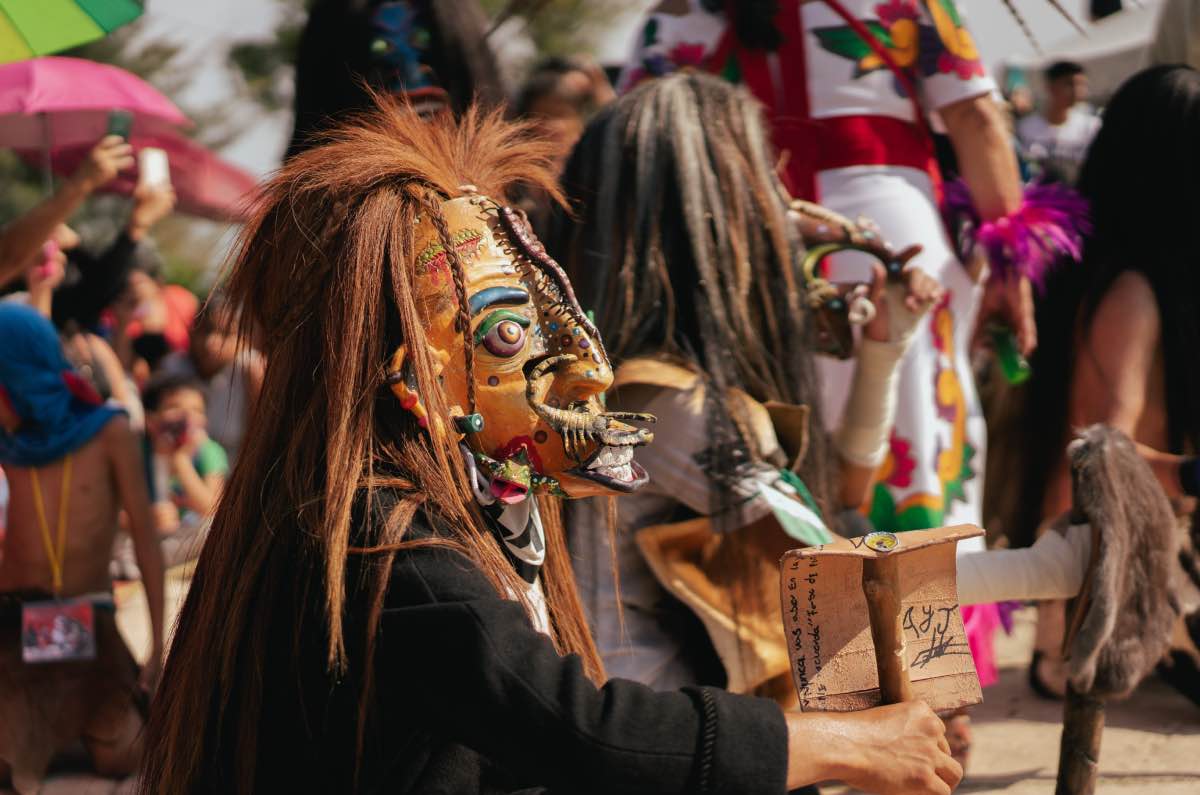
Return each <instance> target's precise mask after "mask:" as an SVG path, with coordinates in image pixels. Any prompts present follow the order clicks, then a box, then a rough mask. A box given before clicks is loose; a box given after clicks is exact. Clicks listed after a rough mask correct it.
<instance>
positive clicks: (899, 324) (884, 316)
mask: <svg viewBox="0 0 1200 795" xmlns="http://www.w3.org/2000/svg"><path fill="white" fill-rule="evenodd" d="M900 278H901V279H902V280H903V281H902V283H901V284H890V285H889V284H888V281H887V272H886V271H885V270H884V268H883V266H882V265H879V264H875V265H873V266H872V275H871V291H870V294H869V295H870V299H871V303H873V304H874V305H875V318H874V319H873V320H872V321H871V322H870V323H868V324H867V325H865V326H863V335H864V336H865V337H866V338H867V339H871V340H875V341H876V342H897V341H899V337H902V336H904V335H906V334H907V333H910V332H911V331H912V327H913V325H914V324H915V323H916V322H917V321H918V320H919V319H920V318H921V316H923V315H924V314H925V313H926V312H927V311H929V308H930V307H931V306H933V305H934V304H936V303H937V302H938V301H940V300H942V296H943V295H944V294H945V290H943V289H942V286H941V285H940V284H938V282H937V280H936V279H934V278H933V277H932V276H930V275H929V274H928V273H926V272H925V271H923V270H921V269H920V268H917V267H915V266H910V267H908V268H905V269H904V270H903V271H902V272H901V274H900Z"/></svg>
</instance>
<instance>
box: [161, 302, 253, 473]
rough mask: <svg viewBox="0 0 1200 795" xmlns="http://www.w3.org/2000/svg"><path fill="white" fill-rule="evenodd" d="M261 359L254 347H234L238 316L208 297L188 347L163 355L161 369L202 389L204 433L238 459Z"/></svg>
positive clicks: (198, 316)
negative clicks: (204, 410)
mask: <svg viewBox="0 0 1200 795" xmlns="http://www.w3.org/2000/svg"><path fill="white" fill-rule="evenodd" d="M263 369H264V363H263V358H262V356H261V354H259V353H258V351H255V350H252V349H251V350H239V349H238V341H237V314H236V313H235V312H234V311H233V310H232V309H230V308H229V307H228V306H227V305H226V304H225V302H224V300H223V299H222V298H221V296H220V295H210V296H209V298H208V300H207V301H206V302H205V304H204V306H203V307H202V308H201V310H200V312H199V313H198V314H197V315H196V320H195V323H194V324H193V326H192V333H191V338H190V339H189V341H188V349H187V351H179V352H176V353H172V354H169V355H167V356H165V357H163V359H162V362H161V364H160V370H161V372H164V373H171V374H172V375H178V376H186V377H190V378H194V379H196V380H197V383H199V384H200V387H201V389H202V390H203V392H204V400H205V404H206V405H207V408H208V433H209V434H210V435H211V436H212V438H214V439H216V440H217V441H218V442H220V444H221V447H223V448H225V452H226V453H227V454H228V456H229V458H230V460H237V454H238V450H239V448H240V447H241V444H242V436H243V435H245V433H246V422H247V420H248V419H249V416H250V410H251V407H252V406H253V405H254V401H255V400H256V399H257V398H258V391H259V389H260V388H261V386H262V377H263Z"/></svg>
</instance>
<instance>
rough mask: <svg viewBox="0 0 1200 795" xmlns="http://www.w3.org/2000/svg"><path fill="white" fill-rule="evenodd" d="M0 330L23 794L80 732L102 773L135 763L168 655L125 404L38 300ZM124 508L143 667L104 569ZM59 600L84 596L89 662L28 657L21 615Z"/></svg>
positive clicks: (12, 763) (11, 704)
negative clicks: (146, 629) (142, 624)
mask: <svg viewBox="0 0 1200 795" xmlns="http://www.w3.org/2000/svg"><path fill="white" fill-rule="evenodd" d="M0 339H3V340H5V348H4V353H3V355H0V464H3V466H4V470H5V474H6V475H7V477H8V481H9V488H10V492H11V496H10V502H9V513H8V528H7V535H6V537H5V539H4V550H3V557H2V558H0V715H3V716H4V720H2V721H0V782H2V781H3V780H4V779H6V778H7V777H8V776H9V775H11V776H12V779H13V786H14V788H15V789H16V790H17V792H19V793H22V795H25V793H33V792H36V791H37V790H38V787H39V785H40V781H41V778H42V776H43V774H44V772H45V769H46V766H47V764H48V763H49V761H50V759H51V757H52V756H53V755H54V753H55V752H56V751H58V750H59V749H60V748H61V747H63V745H65V744H68V743H70V742H73V741H75V740H77V739H82V741H83V743H84V745H85V746H86V747H87V749H88V752H89V753H90V755H91V757H92V762H93V764H94V766H95V768H96V770H97V772H100V773H102V774H105V775H112V776H121V775H128V774H129V773H132V772H133V771H134V770H135V769H136V768H137V765H138V763H139V760H140V756H141V736H140V735H141V730H142V726H143V723H144V713H143V711H142V710H141V709H139V706H138V705H139V701H144V699H142V698H141V696H140V694H139V689H140V688H146V689H148V688H150V687H152V686H153V684H154V682H155V680H156V678H157V674H158V670H159V663H160V660H161V657H162V637H163V635H162V614H163V565H162V555H161V552H160V550H159V547H158V540H157V538H156V536H155V534H154V529H153V522H152V520H151V513H150V502H149V498H148V496H147V491H146V483H145V477H144V474H143V470H142V462H141V458H140V454H139V451H138V447H137V445H136V442H135V439H134V437H133V434H132V432H131V431H130V429H129V421H128V420H127V419H126V417H125V416H124V414H122V413H121V412H120V411H119V410H116V409H113V408H110V407H108V406H102V405H100V404H99V401H98V400H96V401H95V402H92V401H90V400H88V399H87V398H88V397H89V396H88V395H87V392H86V390H87V387H86V385H85V382H83V381H82V380H81V379H80V378H79V377H78V376H77V375H75V373H74V372H73V371H72V370H71V369H70V366H69V365H68V363H67V361H66V359H65V358H64V357H63V354H62V350H61V348H60V347H59V342H58V336H57V334H55V331H54V327H53V326H52V325H51V324H50V321H48V320H46V319H45V318H44V317H42V316H41V315H39V314H38V313H37V312H36V311H34V310H33V309H31V308H29V307H26V306H20V305H16V304H8V305H5V306H0ZM122 508H123V509H124V510H125V512H126V514H127V516H128V519H129V530H130V534H131V536H132V537H133V541H134V549H135V552H136V554H137V559H138V565H139V567H140V568H141V571H142V577H143V582H144V584H145V587H146V594H147V599H148V603H149V610H150V620H151V632H152V637H153V650H152V652H151V656H150V663H149V664H148V665H147V666H146V667H145V669H144V670H143V671H142V672H141V675H140V677H139V674H138V671H137V666H136V663H135V662H134V660H133V657H132V656H131V655H130V653H129V650H128V648H126V646H125V644H124V641H123V640H122V639H121V637H120V635H119V634H118V632H117V629H116V622H115V618H114V614H113V604H112V596H111V582H110V579H109V576H108V562H109V558H110V557H111V552H112V545H113V537H114V535H115V532H116V528H117V513H118V511H119V510H120V509H122ZM56 597H57V598H58V599H61V600H70V599H78V598H80V597H83V598H84V599H85V600H86V601H87V602H88V603H89V604H90V607H91V613H92V616H93V621H94V634H95V649H96V652H95V657H94V659H92V660H90V661H86V662H79V661H71V662H53V663H49V664H35V663H31V662H25V661H24V659H23V651H24V650H23V648H22V647H23V645H24V644H25V643H27V642H29V639H28V638H26V637H24V636H25V635H26V634H27V633H25V632H23V629H22V617H23V614H24V613H25V612H26V611H28V610H30V609H31V608H32V609H41V607H40V606H38V605H32V604H31V603H36V602H43V603H45V602H46V600H54V599H55V598H56ZM59 604H62V603H59ZM68 604H69V603H68ZM49 605H50V606H51V609H54V607H55V602H54V601H50V602H49Z"/></svg>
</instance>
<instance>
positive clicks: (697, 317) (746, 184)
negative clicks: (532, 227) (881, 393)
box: [547, 70, 835, 516]
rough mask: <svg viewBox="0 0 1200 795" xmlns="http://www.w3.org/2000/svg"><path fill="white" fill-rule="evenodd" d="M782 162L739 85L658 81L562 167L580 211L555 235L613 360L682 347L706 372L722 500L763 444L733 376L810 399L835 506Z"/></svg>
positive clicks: (809, 474)
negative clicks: (748, 422)
mask: <svg viewBox="0 0 1200 795" xmlns="http://www.w3.org/2000/svg"><path fill="white" fill-rule="evenodd" d="M775 163H776V159H775V156H774V152H773V151H772V149H771V145H770V141H769V134H768V131H767V129H766V124H765V121H764V119H763V115H762V108H761V106H760V105H759V103H758V102H757V101H755V100H754V98H753V97H752V96H750V94H749V93H747V92H746V91H745V90H744V89H742V88H738V87H734V86H731V85H729V84H728V83H726V82H725V81H723V80H720V79H718V78H716V77H713V76H711V75H707V74H702V73H698V72H693V71H690V70H687V71H682V72H677V73H675V74H671V75H667V76H666V77H661V78H658V79H656V80H648V81H646V82H645V83H643V84H642V85H640V86H638V87H637V88H636V89H634V90H633V91H631V92H630V93H629V94H627V95H625V96H624V97H622V98H621V99H620V100H619V101H618V102H615V103H613V104H611V105H609V106H608V107H607V108H605V109H604V110H603V111H602V112H601V113H600V114H598V115H597V116H596V118H595V119H593V120H592V121H591V123H590V124H589V125H588V127H587V129H586V130H585V131H584V134H583V137H582V138H581V139H580V141H579V143H578V144H577V145H576V147H575V150H574V152H573V153H572V155H571V158H570V160H569V161H568V164H567V168H566V171H565V173H564V175H563V178H562V183H563V185H564V186H565V189H566V192H567V195H568V199H569V201H570V203H571V207H572V209H573V210H575V212H576V216H577V217H572V216H570V215H568V214H567V213H566V212H562V211H560V212H556V213H555V216H554V219H553V223H552V224H551V230H550V233H549V235H548V242H547V248H548V249H549V251H550V253H551V254H552V255H553V256H554V257H555V258H557V259H558V261H559V262H561V263H563V267H564V268H565V269H566V270H567V273H568V275H569V276H570V278H571V280H572V282H573V283H574V285H575V290H576V293H577V294H578V295H579V299H580V301H581V303H582V304H583V305H584V306H585V307H588V308H589V309H594V310H595V312H596V323H597V325H598V326H599V327H600V331H601V334H602V335H603V337H604V342H605V345H606V346H607V349H608V351H609V354H610V355H611V356H612V358H613V364H614V365H616V366H619V365H620V364H621V362H623V361H626V360H628V359H631V358H634V357H640V356H658V357H663V358H670V359H679V360H683V361H684V362H687V363H688V364H690V365H692V366H693V367H694V368H696V369H697V370H699V371H700V373H701V374H702V375H703V377H704V378H705V379H706V381H708V382H709V385H710V386H711V387H712V389H710V390H708V391H707V394H708V397H709V399H710V402H711V403H712V405H711V406H710V411H709V414H710V418H709V419H710V422H711V434H712V443H711V447H710V451H709V453H710V454H709V456H708V463H709V466H708V467H707V471H708V473H709V476H710V478H711V479H712V480H713V481H714V485H715V486H717V488H715V489H714V494H715V495H717V496H718V498H724V497H726V496H728V495H729V493H730V492H729V489H728V488H727V487H721V486H722V484H725V486H727V485H728V483H729V482H730V481H731V479H733V478H735V477H736V475H737V472H736V470H737V467H738V466H739V465H740V464H741V463H742V462H744V461H745V460H746V457H747V456H749V457H751V458H754V457H755V451H754V450H753V444H752V441H753V440H752V438H751V436H752V435H751V434H748V433H747V432H746V431H745V430H744V423H743V422H741V421H740V417H739V408H740V401H737V400H733V399H730V398H727V397H724V396H727V395H728V394H729V392H730V390H731V389H732V388H737V389H741V390H743V391H745V392H746V393H748V394H749V395H750V396H751V397H753V398H754V399H755V400H757V401H759V402H766V401H782V402H786V403H795V404H800V403H803V404H807V405H808V406H809V407H810V408H811V410H812V415H811V420H810V423H809V430H810V438H811V443H810V445H809V450H808V454H807V456H806V458H805V462H804V465H803V469H802V470H801V475H802V476H803V478H804V480H805V483H806V484H807V485H808V487H809V489H810V490H811V491H812V492H813V495H814V496H815V497H816V499H817V501H818V503H820V504H821V506H822V508H825V509H829V508H833V507H834V506H835V503H834V501H833V500H832V499H831V498H830V497H829V495H830V494H831V490H832V473H831V472H830V470H829V466H828V462H829V461H832V460H833V459H834V457H833V451H832V448H831V446H830V443H829V439H828V435H827V434H826V433H825V432H824V430H823V427H824V424H823V422H822V420H821V417H820V406H819V403H820V401H819V392H818V388H817V381H816V374H815V367H814V364H813V354H812V352H813V350H814V345H813V343H812V339H811V336H812V331H811V328H810V323H809V315H808V312H807V311H806V310H805V307H804V304H803V301H801V277H800V273H799V268H798V265H797V263H798V262H799V260H800V255H801V254H802V253H803V244H802V242H801V240H800V238H799V233H798V232H797V230H796V229H795V228H794V227H793V226H792V225H791V223H790V222H789V220H788V217H787V211H788V202H789V197H788V195H787V192H786V190H785V189H784V187H783V184H782V183H781V182H780V180H779V178H778V176H777V175H776V173H775ZM729 507H730V506H729V505H724V504H718V505H714V506H713V514H714V515H717V516H721V515H728V509H729ZM827 512H828V511H827Z"/></svg>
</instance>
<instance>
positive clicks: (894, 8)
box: [875, 0, 917, 28]
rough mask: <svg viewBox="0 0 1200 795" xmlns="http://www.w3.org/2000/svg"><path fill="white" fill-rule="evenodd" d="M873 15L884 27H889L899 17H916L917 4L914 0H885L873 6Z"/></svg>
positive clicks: (898, 19) (899, 18)
mask: <svg viewBox="0 0 1200 795" xmlns="http://www.w3.org/2000/svg"><path fill="white" fill-rule="evenodd" d="M875 15H876V16H877V17H879V21H880V22H882V23H883V24H884V26H885V27H888V28H890V27H891V26H892V25H894V24H896V22H898V21H900V20H901V19H916V18H917V4H916V3H915V2H914V0H887V2H886V3H880V4H879V5H877V6H875Z"/></svg>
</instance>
